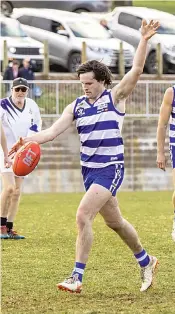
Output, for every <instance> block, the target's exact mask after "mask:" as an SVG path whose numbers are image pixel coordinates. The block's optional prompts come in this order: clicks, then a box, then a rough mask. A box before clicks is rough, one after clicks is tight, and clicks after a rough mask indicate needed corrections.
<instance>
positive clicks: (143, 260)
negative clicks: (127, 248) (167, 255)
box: [134, 249, 150, 267]
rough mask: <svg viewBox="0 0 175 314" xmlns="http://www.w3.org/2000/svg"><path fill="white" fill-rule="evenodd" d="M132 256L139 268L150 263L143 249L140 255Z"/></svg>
mask: <svg viewBox="0 0 175 314" xmlns="http://www.w3.org/2000/svg"><path fill="white" fill-rule="evenodd" d="M134 256H135V258H136V260H137V262H138V263H139V265H140V267H146V266H148V264H149V262H150V258H149V255H148V254H147V252H146V251H145V250H144V249H143V250H142V251H141V252H140V253H138V254H134Z"/></svg>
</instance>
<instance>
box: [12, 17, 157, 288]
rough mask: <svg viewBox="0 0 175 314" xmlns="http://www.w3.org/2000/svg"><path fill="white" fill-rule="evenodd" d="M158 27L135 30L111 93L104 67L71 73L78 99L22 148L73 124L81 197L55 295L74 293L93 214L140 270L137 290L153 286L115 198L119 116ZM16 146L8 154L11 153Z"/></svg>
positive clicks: (148, 265) (120, 170) (91, 65)
mask: <svg viewBox="0 0 175 314" xmlns="http://www.w3.org/2000/svg"><path fill="white" fill-rule="evenodd" d="M159 25H160V24H159V22H153V21H150V23H149V24H147V23H146V21H145V20H143V21H142V26H141V40H140V43H139V45H138V48H137V51H136V53H135V57H134V61H133V66H132V69H131V70H130V71H129V72H128V73H127V74H126V75H125V76H124V77H123V79H122V80H121V81H120V83H119V84H117V85H115V86H114V87H113V88H112V89H111V90H108V89H106V87H107V86H109V85H111V83H112V80H111V72H110V70H109V69H108V68H107V66H106V65H105V64H103V63H101V62H99V61H96V60H92V61H88V62H85V63H83V64H82V65H80V67H79V68H78V70H77V73H78V77H79V79H80V82H81V84H82V88H83V92H84V95H83V96H80V97H78V98H77V99H76V100H75V101H74V102H73V103H71V104H69V105H68V106H67V107H66V108H65V110H64V112H63V114H62V116H61V117H60V118H59V119H58V120H57V121H56V122H55V123H54V124H53V125H52V126H51V127H50V128H48V129H46V130H44V131H41V132H39V133H38V134H36V135H33V136H30V137H28V138H23V140H22V143H27V142H28V141H36V142H38V143H39V144H42V143H46V142H48V141H51V140H53V139H54V138H55V137H56V136H58V135H60V134H61V133H63V132H64V131H65V130H66V129H68V128H69V127H70V126H71V125H72V122H73V121H75V122H76V127H77V131H78V134H79V136H80V143H81V148H80V159H81V166H82V175H83V180H84V185H85V189H86V193H85V195H84V196H83V198H82V200H81V201H80V204H79V206H78V209H77V216H76V222H77V227H78V236H77V241H76V254H75V265H74V269H73V271H72V274H71V275H70V276H69V277H68V278H66V279H65V280H64V281H62V282H60V283H58V285H57V287H58V289H60V290H66V291H70V292H76V293H79V292H81V290H82V280H83V275H84V271H85V267H86V263H87V261H88V257H89V253H90V250H91V247H92V242H93V230H92V225H93V221H94V219H95V217H96V215H97V214H98V213H100V214H101V215H102V217H103V218H104V221H105V223H106V224H107V226H108V227H109V228H110V229H112V230H114V231H115V232H116V233H117V234H118V235H119V236H120V237H121V239H122V240H123V241H124V242H125V244H126V245H127V246H128V247H129V248H130V250H131V251H132V253H133V255H134V256H135V259H136V261H137V262H138V264H139V265H140V269H141V280H142V285H141V288H140V291H141V292H143V291H146V290H147V289H148V288H149V287H150V286H151V285H152V281H153V275H154V271H155V268H156V266H157V263H158V260H157V258H156V257H154V256H151V255H148V253H147V252H146V250H145V249H144V248H143V246H142V244H141V242H140V240H139V237H138V235H137V232H136V230H135V229H134V227H133V226H132V225H131V224H130V223H129V222H128V221H127V220H126V219H124V218H123V217H122V215H121V212H120V209H119V204H118V201H117V199H116V197H115V196H116V193H117V191H118V189H119V187H120V186H121V184H122V181H123V177H124V144H123V139H122V135H121V131H122V124H123V120H124V116H125V101H126V99H127V97H128V96H129V95H130V94H131V92H132V91H133V89H134V87H135V85H136V83H137V81H138V79H139V77H140V75H141V74H142V72H143V68H144V64H145V59H146V50H147V43H148V40H149V39H150V38H151V37H152V36H153V35H154V34H155V33H156V30H157V29H158V28H159ZM20 145H21V144H20V143H19V142H18V143H16V144H15V145H14V146H13V147H12V149H11V151H10V154H12V153H14V152H15V151H17V150H18V149H19V147H20Z"/></svg>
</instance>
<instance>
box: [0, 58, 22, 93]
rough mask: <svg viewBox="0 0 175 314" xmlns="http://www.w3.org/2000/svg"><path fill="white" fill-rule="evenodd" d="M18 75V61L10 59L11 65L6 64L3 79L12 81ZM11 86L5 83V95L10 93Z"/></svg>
mask: <svg viewBox="0 0 175 314" xmlns="http://www.w3.org/2000/svg"><path fill="white" fill-rule="evenodd" d="M17 77H19V62H18V61H17V60H13V61H12V65H11V66H10V65H9V66H8V67H7V68H6V69H5V71H4V75H3V80H4V81H13V80H14V79H15V78H17ZM10 90H11V86H10V84H5V91H6V96H7V97H8V96H9V95H10Z"/></svg>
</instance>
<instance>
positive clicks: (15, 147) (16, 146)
mask: <svg viewBox="0 0 175 314" xmlns="http://www.w3.org/2000/svg"><path fill="white" fill-rule="evenodd" d="M23 145H24V140H23V138H22V137H20V139H19V140H18V141H17V142H16V144H14V145H13V147H12V148H11V149H10V151H9V153H8V156H11V158H14V156H15V153H16V152H17V151H18V150H19V149H20V148H21V147H22V146H23Z"/></svg>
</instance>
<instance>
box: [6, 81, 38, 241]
mask: <svg viewBox="0 0 175 314" xmlns="http://www.w3.org/2000/svg"><path fill="white" fill-rule="evenodd" d="M28 91H29V84H28V82H27V80H26V79H23V78H21V77H19V78H16V79H15V80H14V81H13V85H12V93H11V96H10V97H9V98H8V97H7V98H4V99H1V102H0V108H1V111H2V114H1V116H2V119H1V121H2V126H3V129H4V132H5V136H6V140H7V146H8V150H9V149H10V148H11V147H12V146H13V145H14V143H15V142H16V141H17V140H18V139H19V138H20V137H21V136H29V135H31V134H33V133H35V132H38V131H40V130H41V117H40V112H39V108H38V106H37V104H36V103H35V101H33V100H32V99H30V98H27V94H28ZM1 174H2V184H3V189H2V193H1V227H0V229H1V238H3V239H4V238H7V239H9V238H10V239H16V240H18V239H24V238H25V237H24V236H22V235H19V234H18V233H17V232H15V231H14V229H13V222H14V219H15V217H16V214H17V211H18V206H19V201H20V195H21V187H22V182H23V177H17V176H15V174H14V173H13V170H12V167H10V168H8V169H7V168H5V167H4V166H3V165H1Z"/></svg>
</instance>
